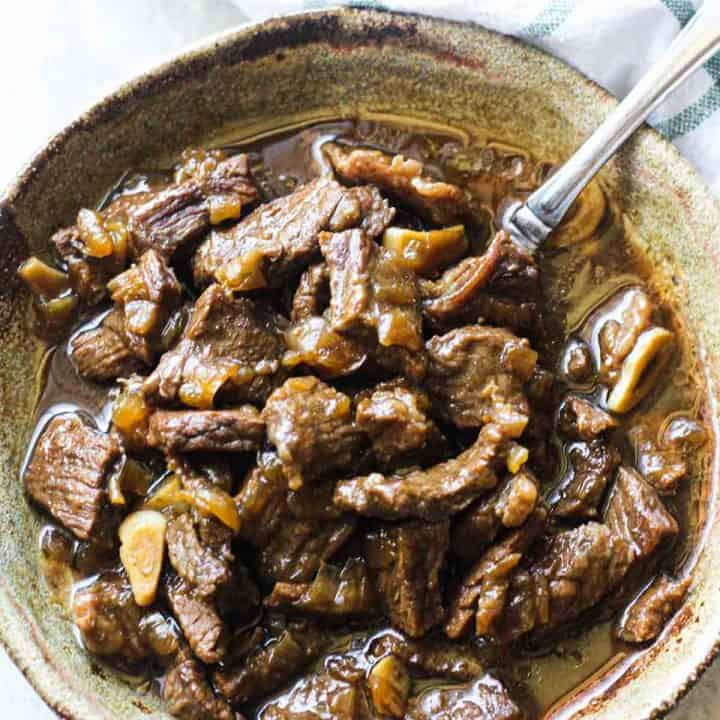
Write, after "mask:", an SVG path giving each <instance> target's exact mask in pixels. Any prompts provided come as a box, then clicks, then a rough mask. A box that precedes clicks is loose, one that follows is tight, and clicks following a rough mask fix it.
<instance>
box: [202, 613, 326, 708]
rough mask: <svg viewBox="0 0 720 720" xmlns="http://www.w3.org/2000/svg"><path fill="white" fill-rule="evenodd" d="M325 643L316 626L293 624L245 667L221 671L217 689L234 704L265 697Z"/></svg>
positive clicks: (256, 652) (290, 677)
mask: <svg viewBox="0 0 720 720" xmlns="http://www.w3.org/2000/svg"><path fill="white" fill-rule="evenodd" d="M326 644H327V638H326V636H325V634H324V633H323V632H322V631H321V630H320V629H319V628H317V627H316V626H314V625H306V624H298V625H291V626H290V627H288V628H287V629H286V630H284V631H283V632H282V633H281V634H280V636H279V637H278V638H277V639H274V640H272V641H271V642H269V643H267V644H265V645H263V646H261V647H259V648H257V650H256V651H255V652H254V653H253V654H252V655H250V656H249V657H248V658H247V659H246V660H245V661H244V662H243V663H242V664H240V665H236V666H231V667H227V668H223V669H221V670H218V671H217V672H216V673H215V675H214V678H213V679H214V681H215V686H216V687H217V689H218V690H219V691H220V692H221V693H222V694H223V695H224V696H225V697H226V698H227V699H228V700H229V701H230V702H231V703H232V704H233V705H242V704H244V703H246V702H248V701H249V700H255V699H259V698H262V697H265V696H266V695H268V694H269V693H271V692H273V691H274V690H277V689H278V688H280V687H282V686H283V685H285V684H287V683H288V681H290V680H291V679H292V678H293V677H295V676H296V675H297V674H298V673H299V672H300V671H301V670H302V669H303V668H305V667H306V666H307V665H309V664H310V663H311V662H312V661H313V660H314V659H315V658H317V657H318V656H319V655H320V653H322V651H323V650H324V648H325V646H326Z"/></svg>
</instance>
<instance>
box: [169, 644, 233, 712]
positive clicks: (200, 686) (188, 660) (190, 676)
mask: <svg viewBox="0 0 720 720" xmlns="http://www.w3.org/2000/svg"><path fill="white" fill-rule="evenodd" d="M162 696H163V700H164V701H165V702H166V703H167V708H168V710H169V711H170V712H171V713H172V714H173V715H176V716H177V717H179V718H182V719H183V720H236V718H238V716H237V715H236V713H234V712H233V711H232V710H231V708H230V706H229V705H228V704H227V703H226V702H224V701H223V700H221V699H220V698H217V697H215V694H214V693H213V690H212V688H211V687H210V683H209V682H208V679H207V676H206V671H205V668H204V667H203V666H202V665H201V664H200V663H199V662H198V661H197V660H195V659H194V658H193V657H191V656H190V655H189V654H187V653H180V654H179V655H178V657H177V658H176V660H175V662H174V663H173V664H172V666H171V667H170V669H169V670H168V673H167V675H166V676H165V681H164V682H163V693H162Z"/></svg>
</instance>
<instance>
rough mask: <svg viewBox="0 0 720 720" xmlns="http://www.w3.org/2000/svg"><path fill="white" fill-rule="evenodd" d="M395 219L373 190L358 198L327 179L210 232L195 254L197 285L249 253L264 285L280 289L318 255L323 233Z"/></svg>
mask: <svg viewBox="0 0 720 720" xmlns="http://www.w3.org/2000/svg"><path fill="white" fill-rule="evenodd" d="M368 199H370V201H369V202H368ZM393 216H394V211H393V210H392V209H390V208H389V207H388V206H387V204H386V203H383V202H382V200H376V196H375V195H374V194H373V191H372V190H371V189H366V191H365V195H364V196H363V197H362V198H361V197H360V195H359V194H358V191H357V190H354V191H350V190H348V189H347V188H343V187H342V186H341V185H340V184H338V183H337V182H335V180H333V179H331V178H328V177H321V178H317V179H316V180H313V181H311V182H309V183H308V184H307V185H303V186H302V187H300V188H298V189H297V190H296V191H295V192H294V193H292V194H291V195H287V196H285V197H280V198H277V199H276V200H273V201H272V202H269V203H266V204H264V205H261V206H260V207H259V208H257V209H256V210H255V211H254V212H252V213H251V214H250V215H248V216H247V217H246V218H245V219H244V220H243V221H242V222H240V223H238V224H237V225H235V226H234V227H232V228H229V229H228V230H216V231H214V232H212V233H211V234H210V236H209V237H208V238H207V239H206V240H205V241H204V242H203V243H202V245H201V246H200V247H199V248H198V250H197V252H196V253H195V259H194V277H195V283H196V284H197V285H201V286H202V285H207V284H208V283H210V282H212V280H213V278H214V277H215V275H216V273H217V272H218V270H220V269H221V268H223V267H224V266H225V265H226V264H227V263H228V262H230V261H232V260H235V259H236V258H239V257H248V255H249V253H253V257H254V258H256V262H257V264H258V270H259V272H260V273H261V274H262V276H263V278H264V280H265V282H266V283H267V285H269V286H270V287H280V286H282V285H283V283H285V282H286V280H288V278H290V277H291V276H292V275H294V274H296V273H297V272H298V271H299V270H301V269H302V268H303V267H305V266H306V265H308V264H309V263H310V262H312V261H313V260H314V259H315V258H316V257H317V255H318V234H319V233H320V232H321V231H323V230H336V231H337V230H345V229H346V228H348V227H355V226H358V225H359V226H360V227H363V226H365V227H366V228H368V229H371V230H373V231H377V230H378V229H379V228H384V226H385V225H387V224H388V223H389V222H390V221H391V220H392V217H393ZM345 223H348V224H345Z"/></svg>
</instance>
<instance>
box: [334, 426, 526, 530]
mask: <svg viewBox="0 0 720 720" xmlns="http://www.w3.org/2000/svg"><path fill="white" fill-rule="evenodd" d="M523 427H524V426H523V423H522V422H520V423H514V424H513V423H508V424H507V425H500V424H495V423H491V424H489V425H485V426H484V427H483V428H482V430H480V433H479V435H478V437H477V440H476V441H475V442H474V443H473V445H471V446H470V447H469V448H468V449H467V450H465V451H463V452H462V453H460V454H459V455H458V456H457V457H455V458H452V459H451V460H447V461H445V462H443V463H439V464H438V465H434V466H433V467H431V468H429V469H427V470H413V471H411V472H408V473H406V474H401V473H399V472H398V473H395V474H393V475H383V474H381V473H372V474H370V475H367V476H360V477H356V478H352V479H351V480H342V481H340V482H339V483H338V484H337V486H336V488H335V504H336V505H337V506H338V507H341V508H344V509H346V510H353V511H354V512H356V513H359V514H360V515H369V516H371V517H380V518H385V519H387V520H392V519H401V518H420V519H422V520H429V521H434V520H442V519H444V518H446V517H448V516H450V515H454V514H455V513H458V512H460V511H461V510H462V509H464V508H466V507H467V506H468V505H469V504H470V503H471V502H472V501H473V500H475V498H477V497H478V496H479V495H482V494H483V492H485V491H486V490H490V489H492V488H494V487H495V485H497V481H498V479H497V475H496V471H497V470H498V468H499V466H500V464H501V462H502V461H503V460H504V457H505V454H506V449H507V445H508V440H509V439H511V438H513V437H517V436H518V435H519V434H520V433H522V429H523Z"/></svg>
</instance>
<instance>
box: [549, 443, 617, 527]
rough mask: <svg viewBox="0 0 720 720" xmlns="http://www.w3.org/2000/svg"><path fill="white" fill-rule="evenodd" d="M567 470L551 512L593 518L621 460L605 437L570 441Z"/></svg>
mask: <svg viewBox="0 0 720 720" xmlns="http://www.w3.org/2000/svg"><path fill="white" fill-rule="evenodd" d="M568 460H569V464H568V471H567V474H566V476H565V477H564V478H563V479H562V481H561V482H560V487H559V488H558V491H557V497H556V501H555V503H554V504H553V515H554V516H555V517H560V518H594V517H597V514H598V506H599V505H600V502H601V501H602V498H603V495H604V494H605V488H606V487H607V485H608V483H609V482H610V480H611V479H612V476H613V474H614V473H615V469H616V468H617V466H618V465H619V463H620V453H619V452H618V451H617V449H616V448H615V446H614V445H609V444H608V443H607V442H605V441H604V440H593V441H592V442H589V443H586V442H578V443H573V444H572V445H571V446H570V449H569V450H568Z"/></svg>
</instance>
